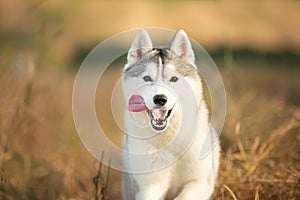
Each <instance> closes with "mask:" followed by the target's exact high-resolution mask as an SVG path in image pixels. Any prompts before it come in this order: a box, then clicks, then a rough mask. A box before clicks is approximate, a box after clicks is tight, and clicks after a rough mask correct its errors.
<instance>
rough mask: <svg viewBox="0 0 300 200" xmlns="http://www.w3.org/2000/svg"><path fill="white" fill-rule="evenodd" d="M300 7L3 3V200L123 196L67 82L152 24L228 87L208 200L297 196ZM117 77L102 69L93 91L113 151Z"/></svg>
mask: <svg viewBox="0 0 300 200" xmlns="http://www.w3.org/2000/svg"><path fill="white" fill-rule="evenodd" d="M299 8H300V3H299V1H283V0H278V1H251V2H250V1H238V2H235V1H234V2H233V1H203V2H202V1H180V0H176V1H175V0H169V1H129V2H127V1H85V2H83V1H82V2H79V1H78V2H76V3H75V2H74V1H58V0H52V1H39V0H31V1H26V2H23V3H20V1H18V0H10V1H0V199H4V200H10V199H25V200H27V199H30V200H31V199H33V200H35V199H95V196H97V194H99V193H100V194H101V188H102V187H101V184H103V185H102V186H103V187H104V190H103V191H102V194H105V195H106V193H107V195H108V197H109V199H120V194H121V192H120V172H118V171H115V170H110V174H109V179H108V183H107V180H106V177H107V173H108V169H107V168H106V167H104V166H102V171H101V173H99V172H98V169H99V163H98V161H97V160H96V159H94V158H93V157H92V156H91V155H90V154H89V152H88V151H87V150H86V149H85V147H84V145H83V144H82V143H81V141H80V139H79V137H78V135H77V132H76V130H75V125H74V121H73V116H72V89H73V82H74V79H75V76H76V70H77V69H78V66H79V65H80V63H81V62H82V61H83V59H84V57H85V56H86V55H87V53H88V52H89V51H90V50H91V49H92V48H93V47H94V46H95V45H96V44H98V43H99V42H100V41H103V40H104V39H105V38H108V37H110V36H112V35H114V34H116V33H119V32H121V31H125V30H129V29H134V28H137V27H148V26H149V27H165V28H170V29H178V28H183V29H185V30H186V31H187V33H188V34H189V36H191V37H192V38H193V39H195V40H197V41H198V42H199V43H200V44H201V45H203V47H204V48H205V49H207V50H208V51H209V52H210V54H211V55H212V57H213V59H214V61H215V62H216V63H217V66H218V67H219V69H220V71H221V74H222V77H223V79H224V84H225V88H226V93H227V117H226V121H225V126H224V129H223V132H222V135H221V146H222V156H221V166H220V171H219V177H218V181H217V184H216V187H215V193H214V195H213V198H212V199H220V200H224V199H226V200H227V199H228V200H229V199H233V200H235V199H239V200H259V199H263V200H264V199H280V200H296V199H300V145H299V144H300V68H299V66H300V56H299V55H300V53H299V52H300V34H299V31H300V20H299V19H300V12H299ZM131 13H135V14H131ZM114 64H118V63H114ZM123 64H124V63H122V64H120V65H123ZM120 70H121V68H120V67H115V68H110V70H109V71H107V72H106V76H105V78H103V79H102V80H101V81H100V85H99V87H98V88H97V94H96V102H97V103H96V110H97V115H98V120H99V122H100V123H101V125H102V126H103V128H104V130H105V132H106V133H107V137H108V138H109V139H111V141H112V142H113V143H114V144H116V145H120V140H121V137H122V134H121V132H120V130H119V129H118V127H117V126H116V125H115V123H114V121H113V117H112V115H111V113H110V112H111V111H110V107H111V101H110V97H111V90H112V89H113V87H114V84H115V83H116V81H117V80H118V78H119V77H120ZM97 175H98V177H100V176H103V180H102V179H98V181H100V182H99V184H100V185H99V184H98V186H97V187H96V185H95V183H94V182H93V178H94V177H96V176H97ZM94 180H96V179H94ZM102 189H103V188H102Z"/></svg>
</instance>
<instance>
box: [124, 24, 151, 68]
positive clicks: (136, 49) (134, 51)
mask: <svg viewBox="0 0 300 200" xmlns="http://www.w3.org/2000/svg"><path fill="white" fill-rule="evenodd" d="M150 49H152V41H151V38H150V36H149V34H148V32H147V31H146V30H145V29H140V30H139V31H138V32H137V34H136V36H135V38H134V41H133V42H132V44H131V48H130V49H129V51H128V55H127V61H128V63H133V62H135V61H137V60H139V59H141V58H142V57H143V56H144V55H145V53H146V52H147V51H149V50H150Z"/></svg>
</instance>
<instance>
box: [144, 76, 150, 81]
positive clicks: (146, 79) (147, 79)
mask: <svg viewBox="0 0 300 200" xmlns="http://www.w3.org/2000/svg"><path fill="white" fill-rule="evenodd" d="M143 79H144V81H146V82H150V81H152V78H151V77H150V76H144V77H143Z"/></svg>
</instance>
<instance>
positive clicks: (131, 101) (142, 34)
mask: <svg viewBox="0 0 300 200" xmlns="http://www.w3.org/2000/svg"><path fill="white" fill-rule="evenodd" d="M127 61H128V62H127V64H126V65H125V67H124V70H123V75H122V84H123V92H124V95H125V100H126V104H127V105H128V107H127V109H128V111H129V112H132V113H137V112H138V113H139V112H145V113H146V117H147V119H148V121H149V122H150V124H151V127H152V128H153V129H154V130H155V131H164V130H165V129H166V128H167V126H168V123H169V120H170V118H172V115H173V113H174V112H176V110H178V103H179V101H183V100H184V97H181V96H180V95H179V93H178V92H177V91H178V90H180V89H182V87H181V85H182V83H183V81H186V82H188V83H189V84H190V87H191V88H192V89H193V92H194V93H198V94H199V95H196V96H200V93H202V87H201V82H200V77H199V75H198V71H197V67H196V66H195V64H194V63H195V56H194V52H193V50H192V46H191V43H190V41H189V39H188V37H187V35H186V33H185V32H184V31H183V30H179V31H177V32H176V34H175V36H174V38H173V40H172V42H171V44H170V46H169V48H164V49H160V48H153V46H152V42H151V39H150V36H149V34H148V33H147V31H146V30H144V29H142V30H140V31H138V33H137V35H136V37H135V39H134V41H133V43H132V46H131V48H130V50H129V52H128V55H127ZM196 85H197V86H196ZM180 103H183V102H180ZM186 103H187V102H186Z"/></svg>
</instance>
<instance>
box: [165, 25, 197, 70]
mask: <svg viewBox="0 0 300 200" xmlns="http://www.w3.org/2000/svg"><path fill="white" fill-rule="evenodd" d="M170 50H171V51H173V52H174V53H175V54H177V55H178V56H180V57H181V58H184V59H186V60H187V61H189V62H190V63H191V64H194V63H195V54H194V51H193V49H192V45H191V42H190V40H189V38H188V36H187V34H186V33H185V31H184V30H182V29H179V30H178V31H177V32H176V33H175V35H174V37H173V39H172V42H171V44H170Z"/></svg>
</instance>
